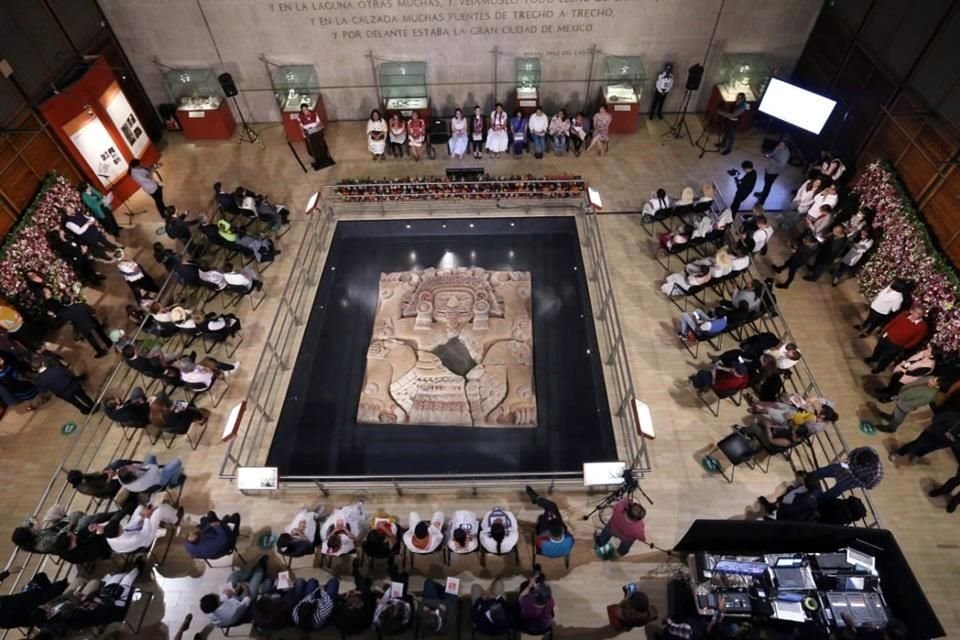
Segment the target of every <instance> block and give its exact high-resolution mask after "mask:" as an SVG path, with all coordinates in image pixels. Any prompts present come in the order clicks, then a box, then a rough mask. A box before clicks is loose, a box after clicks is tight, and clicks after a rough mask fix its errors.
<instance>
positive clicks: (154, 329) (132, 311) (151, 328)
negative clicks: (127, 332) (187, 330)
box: [124, 295, 177, 344]
mask: <svg viewBox="0 0 960 640" xmlns="http://www.w3.org/2000/svg"><path fill="white" fill-rule="evenodd" d="M153 301H154V300H153V298H151V297H150V296H149V295H148V296H145V297H144V299H143V300H141V303H144V304H152V303H153ZM124 311H126V314H127V320H128V321H129V322H130V323H131V324H133V325H135V326H138V327H139V326H141V325H142V326H143V331H144V333H149V334H150V335H153V336H160V337H161V338H167V337H170V336H172V335H173V334H175V333H176V332H177V328H176V327H175V326H170V325H164V324H160V323H159V322H157V321H156V320H154V319H153V316H148V315H147V313H146V311H144V310H143V309H138V308H137V307H136V306H134V305H132V304H128V305H126V306H125V307H124ZM127 344H130V343H129V342H128V343H127Z"/></svg>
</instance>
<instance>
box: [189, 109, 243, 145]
mask: <svg viewBox="0 0 960 640" xmlns="http://www.w3.org/2000/svg"><path fill="white" fill-rule="evenodd" d="M177 120H179V121H180V126H182V127H183V135H184V137H185V138H186V139H187V140H229V139H230V138H232V137H233V132H234V130H235V129H236V128H237V121H236V120H234V119H233V112H232V111H231V110H230V105H229V104H227V101H226V100H224V101H223V102H221V103H220V106H219V107H217V108H216V109H211V110H208V111H194V110H191V109H186V108H183V107H181V108H179V109H177Z"/></svg>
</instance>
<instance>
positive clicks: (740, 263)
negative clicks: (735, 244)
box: [730, 249, 750, 273]
mask: <svg viewBox="0 0 960 640" xmlns="http://www.w3.org/2000/svg"><path fill="white" fill-rule="evenodd" d="M749 268H750V253H749V252H748V251H744V250H742V249H734V250H733V257H732V259H731V260H730V273H740V272H741V271H744V270H746V269H749Z"/></svg>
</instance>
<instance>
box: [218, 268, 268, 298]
mask: <svg viewBox="0 0 960 640" xmlns="http://www.w3.org/2000/svg"><path fill="white" fill-rule="evenodd" d="M222 273H223V279H224V280H225V281H226V283H227V284H228V285H229V286H231V287H237V288H241V289H245V290H246V292H247V293H250V292H251V291H253V290H254V289H257V290H260V289H263V282H261V281H260V280H259V279H257V271H256V269H254V268H252V267H245V268H244V269H243V270H242V271H236V270H235V269H234V268H233V265H232V264H230V263H227V264H225V265H223V272H222Z"/></svg>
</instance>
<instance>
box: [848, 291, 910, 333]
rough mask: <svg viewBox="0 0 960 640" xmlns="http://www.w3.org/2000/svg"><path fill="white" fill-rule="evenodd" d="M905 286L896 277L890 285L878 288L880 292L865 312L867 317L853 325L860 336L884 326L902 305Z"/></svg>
mask: <svg viewBox="0 0 960 640" xmlns="http://www.w3.org/2000/svg"><path fill="white" fill-rule="evenodd" d="M905 288H906V285H905V283H904V282H903V281H902V280H899V279H897V280H894V281H893V282H891V283H890V286H888V287H884V288H883V289H881V290H880V293H878V294H877V295H876V297H875V298H874V299H873V301H872V302H871V303H870V312H869V313H868V314H867V319H866V320H864V321H863V322H861V323H860V324H857V325H854V327H853V328H854V329H860V337H861V338H866V337H867V336H868V335H870V334H871V333H873V332H874V331H876V330H877V329H879V328H881V327H884V326H886V324H887V322H888V321H889V320H890V318H892V317H893V314H895V313H896V312H897V311H899V310H900V307H902V306H903V292H904V290H905Z"/></svg>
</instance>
